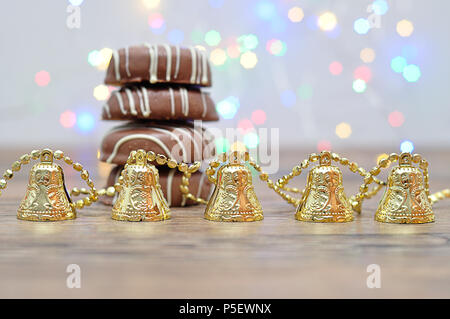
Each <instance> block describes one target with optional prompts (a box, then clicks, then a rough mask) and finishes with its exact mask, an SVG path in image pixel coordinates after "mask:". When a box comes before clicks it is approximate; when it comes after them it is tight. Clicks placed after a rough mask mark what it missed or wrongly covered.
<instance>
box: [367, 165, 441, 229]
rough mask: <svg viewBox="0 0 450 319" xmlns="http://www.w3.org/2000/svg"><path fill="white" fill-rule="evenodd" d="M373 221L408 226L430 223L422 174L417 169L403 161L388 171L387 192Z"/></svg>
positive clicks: (430, 214)
mask: <svg viewBox="0 0 450 319" xmlns="http://www.w3.org/2000/svg"><path fill="white" fill-rule="evenodd" d="M375 220H377V221H379V222H384V223H408V224H409V223H414V224H422V223H430V222H433V221H434V213H433V211H432V208H431V202H430V200H429V198H428V196H427V193H426V189H425V187H424V180H423V173H422V172H421V171H420V170H419V169H418V168H416V167H413V166H412V165H410V163H408V162H407V161H406V162H403V163H402V162H401V164H400V165H399V166H397V167H395V168H393V169H392V171H391V173H390V175H389V177H388V186H387V189H386V191H385V193H384V195H383V197H382V199H381V201H380V203H379V205H378V209H377V211H376V213H375Z"/></svg>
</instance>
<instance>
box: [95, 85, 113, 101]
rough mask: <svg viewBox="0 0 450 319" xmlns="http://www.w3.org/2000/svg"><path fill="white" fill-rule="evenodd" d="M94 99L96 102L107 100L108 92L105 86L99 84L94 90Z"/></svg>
mask: <svg viewBox="0 0 450 319" xmlns="http://www.w3.org/2000/svg"><path fill="white" fill-rule="evenodd" d="M93 95H94V98H95V99H96V100H98V101H104V100H107V99H108V98H109V95H110V92H109V89H108V87H107V86H106V85H104V84H100V85H97V86H96V87H95V88H94V92H93Z"/></svg>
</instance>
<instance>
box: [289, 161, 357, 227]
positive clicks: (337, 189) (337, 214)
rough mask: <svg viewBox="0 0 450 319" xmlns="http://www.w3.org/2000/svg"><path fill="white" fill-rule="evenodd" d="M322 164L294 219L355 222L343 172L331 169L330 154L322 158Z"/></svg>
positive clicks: (311, 177) (309, 181)
mask: <svg viewBox="0 0 450 319" xmlns="http://www.w3.org/2000/svg"><path fill="white" fill-rule="evenodd" d="M319 163H320V165H319V166H317V167H314V168H313V169H312V170H311V171H310V172H309V174H308V179H307V184H306V187H305V190H304V192H303V196H302V199H301V201H300V204H299V205H298V207H297V212H296V214H295V218H296V219H298V220H301V221H310V222H322V223H329V222H338V223H341V222H350V221H352V220H353V211H352V205H351V204H350V201H349V200H348V198H347V196H346V195H345V192H344V186H343V185H342V172H341V170H340V169H339V168H338V167H337V166H333V165H331V154H330V153H329V152H323V153H321V154H320V159H319Z"/></svg>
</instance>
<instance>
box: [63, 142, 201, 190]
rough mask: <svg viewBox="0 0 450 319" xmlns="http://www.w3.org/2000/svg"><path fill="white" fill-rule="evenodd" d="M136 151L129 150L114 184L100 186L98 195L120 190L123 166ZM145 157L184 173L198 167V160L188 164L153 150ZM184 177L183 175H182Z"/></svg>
mask: <svg viewBox="0 0 450 319" xmlns="http://www.w3.org/2000/svg"><path fill="white" fill-rule="evenodd" d="M138 151H139V150H137V151H131V152H130V155H128V158H127V162H126V164H125V166H124V169H123V170H122V172H121V174H120V176H119V178H118V180H117V182H116V183H115V184H114V186H110V187H107V188H102V189H100V190H98V192H97V193H98V196H108V197H114V196H115V194H116V193H117V192H119V191H120V189H121V187H122V184H123V179H124V178H123V171H124V170H125V168H126V167H127V166H128V165H129V164H133V163H134V162H135V161H136V153H137V152H138ZM142 151H143V152H145V151H144V150H142ZM146 159H147V161H148V162H155V161H156V163H158V164H159V165H167V166H168V167H169V168H177V169H178V170H179V171H180V172H182V173H184V174H187V173H188V174H191V173H194V172H196V171H197V170H198V169H199V168H200V164H201V163H200V162H194V163H193V164H191V165H189V164H186V163H184V162H177V161H176V160H174V159H171V158H167V156H165V155H163V154H156V153H155V152H153V151H149V152H147V153H146ZM183 177H184V175H183ZM181 187H182V185H180V188H181ZM87 192H88V190H87V189H85V188H80V189H78V188H73V189H72V190H71V192H70V193H71V195H73V196H78V195H80V194H86V193H87Z"/></svg>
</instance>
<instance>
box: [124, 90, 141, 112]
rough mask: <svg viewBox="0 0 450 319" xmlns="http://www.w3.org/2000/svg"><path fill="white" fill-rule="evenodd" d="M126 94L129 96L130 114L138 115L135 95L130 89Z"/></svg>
mask: <svg viewBox="0 0 450 319" xmlns="http://www.w3.org/2000/svg"><path fill="white" fill-rule="evenodd" d="M125 93H126V94H127V98H128V103H129V104H130V112H131V114H133V115H137V114H138V113H137V111H136V106H135V104H134V98H133V93H132V92H131V91H130V90H129V89H125Z"/></svg>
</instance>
